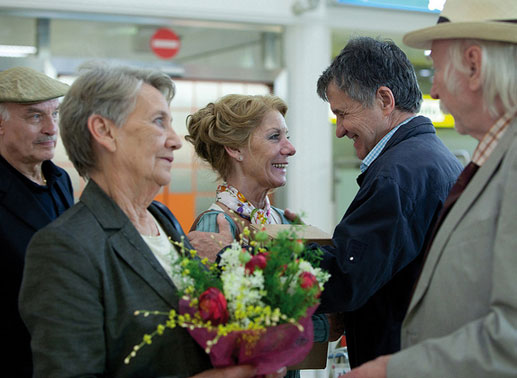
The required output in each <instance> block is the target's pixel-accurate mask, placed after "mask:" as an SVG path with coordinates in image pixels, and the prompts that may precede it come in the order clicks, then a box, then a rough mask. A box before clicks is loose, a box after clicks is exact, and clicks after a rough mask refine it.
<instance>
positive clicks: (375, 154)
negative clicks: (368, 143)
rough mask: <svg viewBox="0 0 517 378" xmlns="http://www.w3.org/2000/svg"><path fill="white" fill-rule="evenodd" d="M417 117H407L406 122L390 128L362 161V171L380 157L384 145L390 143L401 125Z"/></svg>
mask: <svg viewBox="0 0 517 378" xmlns="http://www.w3.org/2000/svg"><path fill="white" fill-rule="evenodd" d="M415 117H416V116H413V117H410V118H408V119H406V120H405V121H404V122H402V123H400V124H399V125H397V126H395V127H394V128H393V129H392V130H390V132H389V133H388V134H386V135H384V137H383V138H382V139H381V140H380V141H379V142H378V143H377V144H376V145H375V147H373V148H372V150H371V151H370V152H369V153H368V155H366V157H365V158H364V159H363V161H362V162H361V166H360V167H359V169H360V170H361V173H363V172H364V171H366V170H367V169H368V167H369V166H370V165H371V164H372V163H373V162H374V160H375V159H377V158H378V157H379V155H380V154H381V152H382V150H383V149H384V147H386V143H388V141H389V140H390V139H391V137H392V136H393V134H395V133H396V132H397V130H398V129H399V128H400V126H402V125H405V124H406V123H408V122H409V121H411V120H412V119H413V118H415Z"/></svg>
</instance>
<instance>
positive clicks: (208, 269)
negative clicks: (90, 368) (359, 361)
mask: <svg viewBox="0 0 517 378" xmlns="http://www.w3.org/2000/svg"><path fill="white" fill-rule="evenodd" d="M243 234H244V235H243V236H244V237H243V238H241V239H248V240H251V241H250V242H249V246H243V245H242V243H239V242H236V241H234V242H233V243H232V245H231V246H230V247H229V248H227V249H226V250H225V251H224V252H223V253H222V254H221V256H220V261H219V262H218V263H217V264H215V263H209V262H208V261H207V260H206V259H199V258H198V257H197V255H196V251H195V250H190V251H185V248H184V247H183V244H179V246H180V248H181V249H182V251H183V254H182V255H183V257H181V258H180V259H179V261H176V262H174V263H173V275H176V276H177V277H178V278H179V279H176V280H175V282H178V281H179V282H180V284H179V285H178V284H177V286H179V287H178V290H179V291H180V294H181V300H180V304H179V311H176V310H174V309H171V310H170V312H169V313H163V312H157V311H137V312H136V313H135V314H136V315H144V316H148V315H151V314H153V315H165V316H166V317H167V320H166V321H165V322H164V323H162V324H159V325H158V326H157V328H156V330H155V331H154V332H153V333H152V334H148V335H144V337H143V340H142V342H141V343H140V344H138V345H136V346H135V347H134V350H133V351H132V352H131V354H130V355H129V356H128V357H127V358H126V360H125V362H126V363H129V361H130V359H131V358H132V357H134V356H135V355H136V353H137V351H138V350H139V349H140V348H142V347H143V346H145V345H146V344H150V343H151V341H152V338H153V337H154V336H156V335H161V334H163V332H165V330H166V329H167V328H174V327H177V326H179V327H184V328H186V329H187V330H188V331H189V333H190V334H191V336H192V337H193V338H194V339H195V340H196V341H197V342H198V344H199V345H201V347H203V348H204V349H205V351H206V352H207V353H208V354H209V356H210V360H211V362H212V365H213V366H214V367H224V366H230V365H236V364H252V365H255V366H256V367H257V374H259V375H260V374H268V373H272V372H275V371H276V370H278V369H279V368H281V367H282V366H291V365H294V364H296V363H298V362H301V361H302V360H303V359H304V358H305V356H306V355H307V354H308V353H309V351H310V349H311V347H312V341H313V329H312V321H311V315H312V314H313V312H314V311H315V309H316V307H317V306H318V303H319V302H318V300H319V296H320V293H321V291H322V290H323V285H324V283H325V282H326V281H327V280H328V278H329V274H328V273H326V272H325V271H323V270H322V269H320V268H319V267H318V265H319V260H320V259H321V251H319V250H308V249H307V248H306V246H305V244H304V241H303V240H300V239H299V238H297V235H296V229H295V228H294V227H293V228H291V229H290V230H289V231H284V232H281V233H279V234H278V235H277V237H276V238H275V239H272V240H270V239H269V237H268V235H267V234H266V233H265V232H256V233H255V234H254V235H250V234H251V232H250V231H249V229H247V228H245V229H244V231H243Z"/></svg>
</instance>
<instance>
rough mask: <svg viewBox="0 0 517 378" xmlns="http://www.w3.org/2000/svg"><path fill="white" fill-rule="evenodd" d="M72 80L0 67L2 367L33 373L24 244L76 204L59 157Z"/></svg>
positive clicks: (6, 371) (7, 373)
mask: <svg viewBox="0 0 517 378" xmlns="http://www.w3.org/2000/svg"><path fill="white" fill-rule="evenodd" d="M67 89H68V85H66V84H64V83H61V82H60V81H57V80H54V79H52V78H50V77H48V76H46V75H44V74H42V73H40V72H38V71H35V70H33V69H30V68H26V67H16V68H11V69H8V70H6V71H3V72H0V250H1V256H2V257H1V266H2V268H1V271H0V272H1V273H0V277H1V278H0V279H1V281H0V287H1V291H2V308H3V311H2V322H1V335H0V340H2V342H3V343H4V351H3V352H2V353H1V354H0V356H1V357H0V362H1V363H0V365H1V367H0V371H1V374H0V375H1V376H4V377H31V376H32V358H31V349H30V339H29V333H28V332H27V330H26V328H25V326H24V324H23V322H22V320H21V318H20V315H19V313H18V292H19V289H20V284H21V281H22V272H23V266H24V260H25V249H26V248H27V245H28V243H29V240H30V238H31V237H32V235H33V234H34V233H35V232H36V231H37V230H39V229H40V228H42V227H43V226H45V225H47V224H48V223H50V222H51V221H52V220H54V219H55V218H57V217H58V216H59V215H60V214H61V213H63V212H64V211H65V210H66V209H68V208H69V207H70V206H72V205H73V191H72V184H71V182H70V177H69V176H68V174H67V173H66V172H65V171H64V170H63V169H61V168H59V167H57V166H56V165H54V164H53V163H52V162H51V161H50V159H52V158H53V157H54V149H55V147H56V141H57V135H58V126H57V116H58V105H59V101H58V98H59V97H61V96H64V95H65V93H66V91H67Z"/></svg>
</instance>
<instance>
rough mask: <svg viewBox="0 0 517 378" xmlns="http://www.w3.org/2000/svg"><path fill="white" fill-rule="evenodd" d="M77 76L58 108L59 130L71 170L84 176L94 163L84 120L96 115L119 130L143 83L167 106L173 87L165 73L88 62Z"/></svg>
mask: <svg viewBox="0 0 517 378" xmlns="http://www.w3.org/2000/svg"><path fill="white" fill-rule="evenodd" d="M79 73H80V75H79V77H78V78H77V79H76V80H75V81H74V83H73V84H72V86H71V87H70V89H69V91H68V93H67V94H66V96H65V98H64V99H63V102H62V103H61V106H60V108H59V114H60V117H59V130H60V132H61V139H62V140H63V145H64V146H65V149H66V152H67V154H68V157H69V158H70V160H71V161H72V163H73V164H74V167H75V169H76V170H77V171H78V172H79V174H80V175H81V176H83V177H88V173H89V172H90V171H91V170H92V169H94V168H95V167H96V163H97V161H96V156H95V154H94V150H93V146H92V138H91V134H90V131H89V130H88V118H89V117H90V116H91V115H92V114H97V115H100V116H102V117H105V118H107V119H109V120H111V121H112V122H114V123H115V125H116V126H118V127H121V126H122V125H123V124H124V123H125V122H126V120H127V117H128V116H129V114H131V112H132V111H133V109H134V107H135V104H136V99H137V95H138V91H139V90H140V88H141V86H142V84H143V83H146V84H149V85H151V86H153V87H154V88H156V89H157V90H158V91H160V92H161V93H162V94H163V95H164V97H165V98H166V100H167V103H169V104H170V102H171V100H172V98H173V97H174V94H175V86H174V83H173V82H172V80H171V78H170V77H169V76H168V75H167V74H165V73H163V72H160V71H154V70H144V69H137V68H130V67H114V66H106V65H102V64H98V63H88V64H86V65H83V66H82V67H81V68H80V70H79Z"/></svg>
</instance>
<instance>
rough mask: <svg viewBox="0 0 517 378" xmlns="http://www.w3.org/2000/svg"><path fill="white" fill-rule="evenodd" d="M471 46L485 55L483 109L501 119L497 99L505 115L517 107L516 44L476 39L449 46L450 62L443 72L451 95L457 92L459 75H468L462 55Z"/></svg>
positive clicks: (462, 40) (482, 74)
mask: <svg viewBox="0 0 517 378" xmlns="http://www.w3.org/2000/svg"><path fill="white" fill-rule="evenodd" d="M472 45H478V46H479V47H480V48H481V51H482V61H483V63H482V66H481V80H482V87H483V100H484V101H483V102H484V105H485V107H486V109H487V110H488V111H489V112H490V114H491V115H492V116H494V117H497V116H502V114H498V112H499V110H498V109H497V107H496V100H497V99H500V100H501V103H502V105H503V111H504V112H507V111H509V110H510V109H512V108H514V107H515V106H517V71H516V70H515V62H517V44H514V43H506V42H495V41H485V40H475V39H457V40H453V41H452V42H451V44H450V46H449V50H448V54H449V59H448V61H447V64H446V65H445V71H444V81H445V83H446V87H447V90H448V91H449V92H451V93H456V92H457V91H458V77H457V72H462V73H468V72H469V68H468V67H467V66H466V65H465V62H464V60H463V52H464V51H465V49H466V48H468V47H469V46H472Z"/></svg>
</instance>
